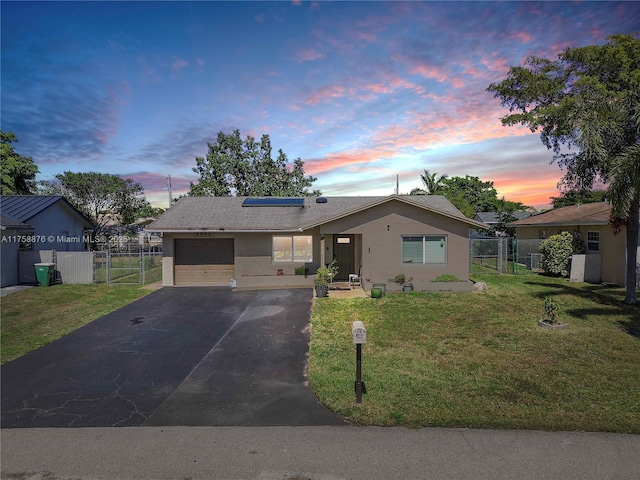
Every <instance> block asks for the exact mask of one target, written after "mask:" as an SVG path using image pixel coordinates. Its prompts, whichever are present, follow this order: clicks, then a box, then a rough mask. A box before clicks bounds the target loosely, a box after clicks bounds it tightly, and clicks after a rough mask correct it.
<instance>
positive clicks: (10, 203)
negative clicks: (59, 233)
mask: <svg viewBox="0 0 640 480" xmlns="http://www.w3.org/2000/svg"><path fill="white" fill-rule="evenodd" d="M57 202H63V203H64V204H65V205H67V206H68V207H69V208H70V209H71V210H72V211H73V212H74V213H76V214H77V215H78V216H79V217H80V218H81V219H82V221H83V222H84V223H85V224H86V226H93V224H92V223H91V221H90V220H89V219H88V218H87V217H86V216H84V215H83V214H82V212H80V211H78V209H76V208H75V207H74V206H73V205H71V204H70V203H69V202H68V201H67V200H66V199H65V198H64V197H63V196H61V195H3V196H2V197H0V211H1V212H2V214H3V215H5V216H9V217H12V218H14V219H16V220H18V221H19V222H26V221H27V220H29V219H30V218H33V217H35V216H36V215H38V214H39V213H41V212H43V211H44V210H46V209H47V208H49V207H50V206H51V205H53V204H55V203H57Z"/></svg>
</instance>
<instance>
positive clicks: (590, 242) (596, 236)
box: [587, 232, 600, 252]
mask: <svg viewBox="0 0 640 480" xmlns="http://www.w3.org/2000/svg"><path fill="white" fill-rule="evenodd" d="M587 251H588V252H599V251H600V232H587Z"/></svg>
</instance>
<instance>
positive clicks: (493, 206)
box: [442, 175, 498, 218]
mask: <svg viewBox="0 0 640 480" xmlns="http://www.w3.org/2000/svg"><path fill="white" fill-rule="evenodd" d="M443 184H444V188H443V191H442V193H443V194H444V196H445V197H447V198H448V199H449V201H450V202H451V203H453V204H454V205H455V206H456V207H457V208H458V210H460V211H461V212H462V213H464V214H465V215H466V216H467V217H469V218H473V217H474V216H475V215H476V214H477V213H478V212H494V211H497V210H498V192H497V191H496V189H495V188H493V182H483V181H482V180H480V179H479V178H478V177H471V176H469V175H466V176H465V177H451V178H447V179H444V180H443Z"/></svg>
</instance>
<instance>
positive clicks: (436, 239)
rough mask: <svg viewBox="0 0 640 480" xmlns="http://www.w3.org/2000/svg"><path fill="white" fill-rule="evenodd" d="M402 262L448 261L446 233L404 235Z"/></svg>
mask: <svg viewBox="0 0 640 480" xmlns="http://www.w3.org/2000/svg"><path fill="white" fill-rule="evenodd" d="M402 263H422V264H443V263H447V236H446V235H406V236H403V237H402Z"/></svg>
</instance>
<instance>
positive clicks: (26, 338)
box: [0, 284, 151, 364]
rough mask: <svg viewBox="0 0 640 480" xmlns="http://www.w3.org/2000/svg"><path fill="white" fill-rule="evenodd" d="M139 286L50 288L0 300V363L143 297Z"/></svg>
mask: <svg viewBox="0 0 640 480" xmlns="http://www.w3.org/2000/svg"><path fill="white" fill-rule="evenodd" d="M150 292H151V290H149V289H145V288H143V287H141V286H140V285H118V286H113V285H111V286H110V285H105V284H97V285H95V284H94V285H53V286H51V287H46V288H45V287H35V288H29V289H27V290H22V291H20V292H17V293H13V294H11V295H7V296H6V297H2V300H1V302H2V303H1V304H0V309H1V313H2V321H1V328H0V346H1V355H0V358H1V363H2V364H4V363H6V362H8V361H10V360H13V359H14V358H17V357H19V356H21V355H24V354H25V353H27V352H30V351H31V350H35V349H36V348H38V347H41V346H42V345H45V344H47V343H49V342H52V341H53V340H56V339H57V338H60V337H62V336H64V335H66V334H67V333H69V332H71V331H73V330H75V329H77V328H79V327H81V326H83V325H85V324H87V323H89V322H91V321H92V320H95V319H96V318H99V317H101V316H102V315H105V314H107V313H109V312H112V311H113V310H116V309H118V308H120V307H122V306H124V305H126V304H128V303H131V302H132V301H134V300H136V299H138V298H141V297H143V296H145V295H146V294H148V293H150Z"/></svg>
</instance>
